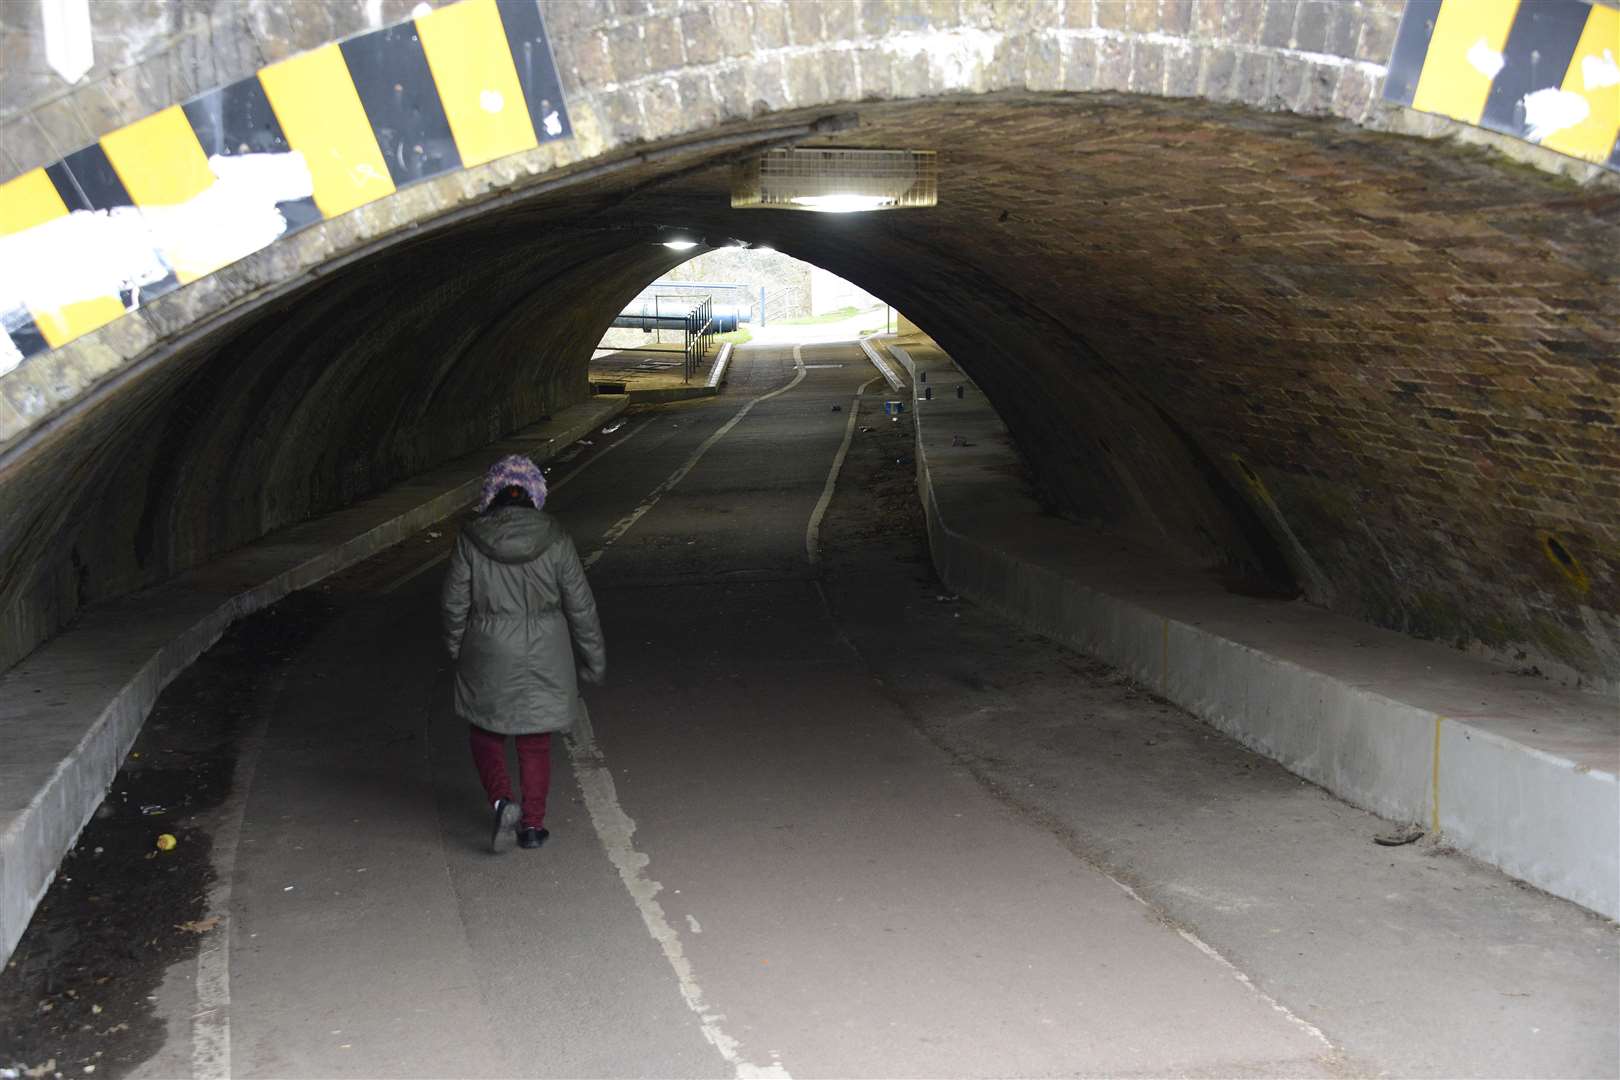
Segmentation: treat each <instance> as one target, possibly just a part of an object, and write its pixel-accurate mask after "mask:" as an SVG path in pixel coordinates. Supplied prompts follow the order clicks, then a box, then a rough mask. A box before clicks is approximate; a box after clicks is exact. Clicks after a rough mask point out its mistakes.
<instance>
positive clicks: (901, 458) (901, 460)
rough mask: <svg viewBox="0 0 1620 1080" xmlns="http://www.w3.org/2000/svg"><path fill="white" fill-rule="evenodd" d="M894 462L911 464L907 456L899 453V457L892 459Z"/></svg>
mask: <svg viewBox="0 0 1620 1080" xmlns="http://www.w3.org/2000/svg"><path fill="white" fill-rule="evenodd" d="M894 463H895V464H896V465H910V464H911V459H910V458H909V457H907V456H906V455H905V454H901V455H900V456H899V457H897V458H895V459H894Z"/></svg>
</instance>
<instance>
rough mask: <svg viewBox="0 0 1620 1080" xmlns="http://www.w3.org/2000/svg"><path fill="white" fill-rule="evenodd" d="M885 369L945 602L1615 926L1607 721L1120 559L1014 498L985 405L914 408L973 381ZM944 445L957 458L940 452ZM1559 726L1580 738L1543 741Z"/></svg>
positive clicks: (1595, 700) (1342, 621) (1429, 649)
mask: <svg viewBox="0 0 1620 1080" xmlns="http://www.w3.org/2000/svg"><path fill="white" fill-rule="evenodd" d="M889 351H890V352H891V353H893V354H894V355H895V356H896V357H897V359H899V361H900V362H901V363H902V364H903V365H904V366H905V367H906V368H907V370H908V371H910V372H911V373H912V376H913V383H912V385H913V388H914V394H913V397H914V400H913V408H914V409H915V410H916V430H917V470H918V474H917V479H918V488H919V495H920V497H921V499H922V503H923V508H924V513H925V516H926V520H927V527H928V536H929V545H930V547H931V549H932V553H933V557H934V562H935V565H936V567H937V569H938V571H939V574H940V576H941V578H942V579H943V580H944V581H945V582H946V583H947V584H949V586H950V587H951V588H952V589H953V590H955V591H957V592H960V593H962V594H963V595H965V596H969V597H972V598H973V599H974V600H975V601H977V602H979V603H982V604H984V605H985V606H987V607H990V608H992V609H993V610H996V611H997V612H999V613H1001V614H1002V615H1004V616H1006V617H1008V618H1010V619H1012V620H1014V621H1016V622H1018V623H1021V624H1023V625H1025V626H1028V627H1029V628H1031V629H1033V630H1036V631H1038V632H1040V633H1042V634H1045V635H1047V636H1050V637H1053V638H1055V639H1057V640H1060V641H1063V642H1065V643H1066V644H1069V645H1071V646H1073V647H1075V648H1077V649H1079V650H1081V651H1083V652H1086V653H1088V654H1090V655H1093V656H1096V657H1098V658H1099V659H1102V660H1104V661H1106V662H1108V663H1110V664H1112V665H1114V666H1116V667H1118V668H1120V669H1121V670H1123V671H1125V672H1127V673H1128V674H1129V675H1130V676H1131V677H1132V678H1133V679H1135V680H1137V681H1138V682H1140V683H1142V684H1143V685H1144V686H1145V687H1148V688H1150V689H1152V690H1153V691H1155V692H1157V693H1159V694H1161V695H1162V696H1164V697H1165V698H1167V699H1168V700H1170V701H1173V702H1175V703H1176V704H1177V705H1179V706H1181V707H1182V708H1185V709H1187V710H1189V711H1190V712H1193V713H1195V714H1196V715H1198V716H1200V717H1202V718H1203V719H1205V720H1207V721H1209V722H1210V723H1211V724H1212V725H1214V726H1215V727H1217V728H1219V729H1220V730H1222V731H1223V732H1226V733H1227V734H1229V735H1231V736H1232V737H1234V738H1236V739H1237V740H1239V741H1240V742H1242V743H1243V744H1244V745H1246V746H1248V747H1249V748H1251V749H1253V750H1255V751H1257V752H1259V753H1263V754H1265V755H1267V756H1268V757H1271V758H1273V759H1275V760H1277V761H1278V762H1280V763H1282V764H1283V765H1284V766H1285V767H1287V768H1288V769H1289V770H1291V771H1293V772H1294V773H1296V774H1298V775H1300V776H1302V777H1305V778H1306V779H1308V780H1311V781H1313V782H1315V783H1317V784H1320V785H1321V786H1323V787H1325V788H1327V789H1328V790H1329V791H1331V792H1333V793H1334V794H1336V795H1338V796H1339V797H1341V798H1343V799H1345V800H1347V801H1349V802H1351V803H1353V804H1355V805H1357V806H1360V807H1363V808H1364V809H1367V810H1371V811H1372V812H1374V813H1376V814H1379V815H1381V816H1383V817H1386V818H1390V819H1393V820H1395V821H1399V822H1410V823H1416V824H1421V825H1422V826H1423V827H1424V828H1426V829H1428V830H1429V831H1430V833H1431V835H1433V836H1435V838H1436V839H1439V840H1442V841H1443V842H1445V843H1447V844H1450V845H1451V846H1453V847H1455V848H1457V849H1459V850H1461V851H1464V852H1466V853H1468V854H1470V855H1472V856H1474V857H1476V858H1479V859H1481V860H1483V861H1485V862H1488V863H1491V864H1492V865H1494V866H1497V867H1499V868H1500V869H1502V870H1504V871H1506V872H1507V873H1509V874H1511V875H1513V876H1514V877H1517V878H1519V879H1521V880H1523V881H1527V882H1529V883H1531V884H1533V885H1536V886H1538V887H1540V888H1542V889H1545V890H1546V891H1548V892H1550V893H1553V894H1554V895H1557V896H1561V897H1563V898H1565V899H1568V900H1572V901H1574V902H1575V903H1578V904H1581V905H1582V906H1584V907H1587V908H1590V909H1592V910H1594V911H1597V912H1599V913H1600V914H1603V915H1605V916H1607V917H1609V918H1611V919H1612V918H1620V784H1617V781H1616V765H1617V763H1620V720H1617V718H1620V710H1617V709H1616V708H1615V705H1614V703H1613V702H1611V701H1609V700H1608V699H1606V698H1605V697H1603V696H1600V695H1588V694H1581V693H1577V692H1574V691H1564V690H1560V689H1544V688H1541V687H1539V686H1537V687H1529V688H1526V687H1525V686H1524V685H1521V684H1522V683H1523V681H1522V680H1518V681H1516V682H1515V683H1514V684H1513V685H1509V684H1506V683H1504V681H1503V680H1502V679H1501V678H1500V677H1499V676H1500V675H1501V672H1500V671H1498V670H1496V669H1495V668H1493V667H1491V666H1490V665H1488V664H1487V663H1485V662H1483V661H1479V660H1477V659H1474V658H1472V657H1468V656H1465V655H1463V654H1460V653H1456V652H1455V651H1453V650H1449V649H1446V648H1445V647H1444V646H1440V645H1435V644H1432V643H1427V642H1418V641H1414V640H1412V639H1410V638H1406V637H1404V636H1402V635H1398V634H1394V633H1392V632H1389V631H1382V630H1377V629H1375V628H1372V627H1368V626H1366V625H1365V624H1361V623H1357V622H1353V621H1352V620H1349V619H1346V618H1343V617H1341V616H1337V615H1333V614H1331V613H1329V612H1325V611H1321V610H1319V609H1315V608H1310V607H1308V606H1306V605H1300V604H1286V605H1278V604H1276V603H1275V602H1267V601H1258V600H1251V599H1248V598H1244V597H1240V596H1233V595H1230V594H1227V593H1225V592H1224V591H1222V590H1220V589H1219V588H1218V587H1216V586H1214V585H1213V584H1211V583H1210V582H1208V581H1207V580H1206V579H1203V578H1201V577H1199V576H1198V575H1195V574H1191V573H1186V572H1181V571H1176V570H1173V569H1167V568H1165V567H1163V566H1162V565H1159V564H1157V563H1155V562H1152V561H1148V560H1134V559H1133V558H1132V557H1131V556H1129V555H1123V554H1119V553H1118V552H1119V550H1120V549H1119V546H1118V545H1115V544H1112V543H1111V542H1099V538H1098V537H1097V536H1096V535H1095V534H1094V533H1090V532H1088V531H1086V530H1084V529H1082V528H1081V527H1079V526H1076V525H1073V524H1070V523H1067V522H1063V521H1060V520H1058V519H1055V518H1052V517H1050V516H1048V515H1044V514H1042V513H1041V511H1040V508H1039V506H1038V505H1036V504H1035V503H1034V502H1033V500H1031V499H1029V498H1028V497H1027V496H1025V495H1023V494H1022V493H1019V492H1014V491H1009V488H1010V486H1011V485H1009V484H1008V483H1007V480H1006V477H1007V475H1008V470H1007V468H1006V466H1007V465H1009V464H1013V462H1011V461H1010V460H1009V459H1010V458H1011V457H1012V454H1013V452H1012V451H1011V450H1010V449H1009V448H1008V443H1007V440H1006V437H1005V436H1006V431H1005V428H1004V426H1003V425H1002V424H1001V421H1000V419H999V417H997V416H996V414H995V412H994V410H993V409H991V407H990V406H989V404H988V403H987V402H986V401H985V400H984V399H983V396H982V395H981V394H977V393H974V394H970V395H969V397H968V399H967V400H965V401H958V400H956V399H955V398H954V397H943V396H942V397H937V398H935V399H934V400H932V401H924V400H922V399H921V396H920V394H917V393H916V392H915V391H916V390H918V389H920V387H921V384H920V383H919V382H918V381H917V380H918V375H919V373H921V372H923V371H927V370H931V369H935V368H939V369H943V370H941V374H944V373H945V371H946V370H948V371H949V372H950V378H951V379H952V380H953V381H962V382H966V380H965V379H959V377H958V374H957V371H956V369H955V368H954V365H951V364H950V363H949V361H948V358H947V359H945V360H943V361H940V362H930V361H927V360H923V361H919V360H916V359H914V358H913V357H912V356H911V355H910V354H909V353H908V352H907V351H906V350H904V349H902V348H900V347H897V346H890V347H889ZM928 351H930V352H931V351H932V350H931V349H930V350H928ZM940 355H941V356H943V354H940ZM946 425H948V427H949V430H945V428H946ZM936 429H939V430H938V431H936ZM952 434H962V435H964V437H965V440H966V442H967V446H966V447H960V446H957V447H953V446H951V435H952ZM1386 639H1388V640H1386ZM1368 644H1370V646H1371V647H1369V648H1366V649H1358V648H1356V646H1359V645H1368ZM1413 657H1416V658H1417V660H1419V661H1421V663H1415V662H1413ZM1394 658H1399V659H1398V660H1396V659H1394ZM1403 662H1404V663H1403ZM1403 667H1404V668H1406V669H1407V670H1405V671H1403V670H1402V669H1403ZM1412 669H1416V670H1418V671H1419V672H1420V675H1419V676H1418V681H1414V677H1413V676H1412V675H1411V673H1410V671H1411V670H1412ZM1422 672H1428V673H1432V677H1430V678H1428V679H1427V680H1426V681H1427V683H1428V685H1422V682H1423V680H1422V677H1421V673H1422ZM1437 687H1438V689H1436V688H1437ZM1437 698H1438V699H1449V700H1450V701H1451V702H1452V704H1454V705H1455V706H1456V707H1455V708H1451V707H1448V706H1447V705H1445V704H1444V702H1443V701H1437ZM1559 725H1563V727H1564V728H1565V729H1566V731H1567V730H1568V729H1570V728H1572V727H1573V728H1579V729H1580V730H1581V737H1580V738H1568V737H1564V738H1562V739H1560V737H1559V736H1558V735H1549V734H1547V732H1548V730H1549V729H1550V728H1553V727H1557V726H1559ZM1537 730H1539V731H1541V732H1542V734H1541V735H1539V736H1538V735H1536V734H1535V732H1536V731H1537ZM1520 735H1522V736H1523V737H1522V738H1520V737H1515V736H1520ZM1538 742H1539V743H1540V745H1538Z"/></svg>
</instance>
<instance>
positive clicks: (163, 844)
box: [157, 833, 180, 851]
mask: <svg viewBox="0 0 1620 1080" xmlns="http://www.w3.org/2000/svg"><path fill="white" fill-rule="evenodd" d="M178 843H180V841H178V840H176V839H175V838H174V834H173V833H164V834H163V835H162V836H159V837H158V838H157V849H158V850H159V851H173V850H174V848H175V845H176V844H178Z"/></svg>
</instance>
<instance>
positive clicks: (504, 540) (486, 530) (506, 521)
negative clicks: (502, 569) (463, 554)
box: [462, 506, 564, 563]
mask: <svg viewBox="0 0 1620 1080" xmlns="http://www.w3.org/2000/svg"><path fill="white" fill-rule="evenodd" d="M462 532H463V534H464V535H465V536H466V537H467V539H468V540H470V541H472V545H473V546H474V547H475V548H477V549H478V550H479V551H481V552H483V553H484V554H485V555H487V556H489V557H490V558H491V559H494V560H495V561H496V562H502V563H526V562H533V561H534V560H535V559H538V558H539V557H540V556H541V555H543V554H544V553H545V550H546V549H547V548H549V547H550V546H551V545H552V544H555V543H556V542H557V541H558V540H560V539H562V537H563V535H564V533H563V528H562V526H561V525H559V524H557V519H556V518H554V517H552V516H551V515H550V514H548V513H546V512H545V511H544V510H534V509H531V508H530V507H527V506H507V507H502V508H501V509H499V510H497V511H495V512H494V513H492V514H484V515H482V516H481V517H478V518H476V519H475V520H473V521H472V522H470V523H469V524H468V525H467V526H466V527H465V528H464V529H463V530H462Z"/></svg>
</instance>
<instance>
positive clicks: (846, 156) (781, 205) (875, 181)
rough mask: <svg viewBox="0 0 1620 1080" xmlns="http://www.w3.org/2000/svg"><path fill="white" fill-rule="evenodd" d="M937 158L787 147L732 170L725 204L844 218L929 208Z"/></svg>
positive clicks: (922, 153) (935, 193)
mask: <svg viewBox="0 0 1620 1080" xmlns="http://www.w3.org/2000/svg"><path fill="white" fill-rule="evenodd" d="M938 202H939V163H938V155H937V154H936V153H935V152H934V151H932V150H868V149H856V148H846V147H832V146H828V147H803V146H797V147H791V148H788V149H783V150H772V151H770V152H768V153H766V154H763V155H761V156H760V157H757V158H751V159H749V160H747V161H744V162H742V163H740V164H739V165H737V166H736V168H735V169H734V170H733V173H732V178H731V205H732V206H733V207H735V208H737V209H749V208H769V209H778V210H810V211H815V212H819V213H824V214H825V213H832V214H850V213H863V212H868V211H872V210H898V209H903V208H909V207H919V206H935V205H937V204H938Z"/></svg>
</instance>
